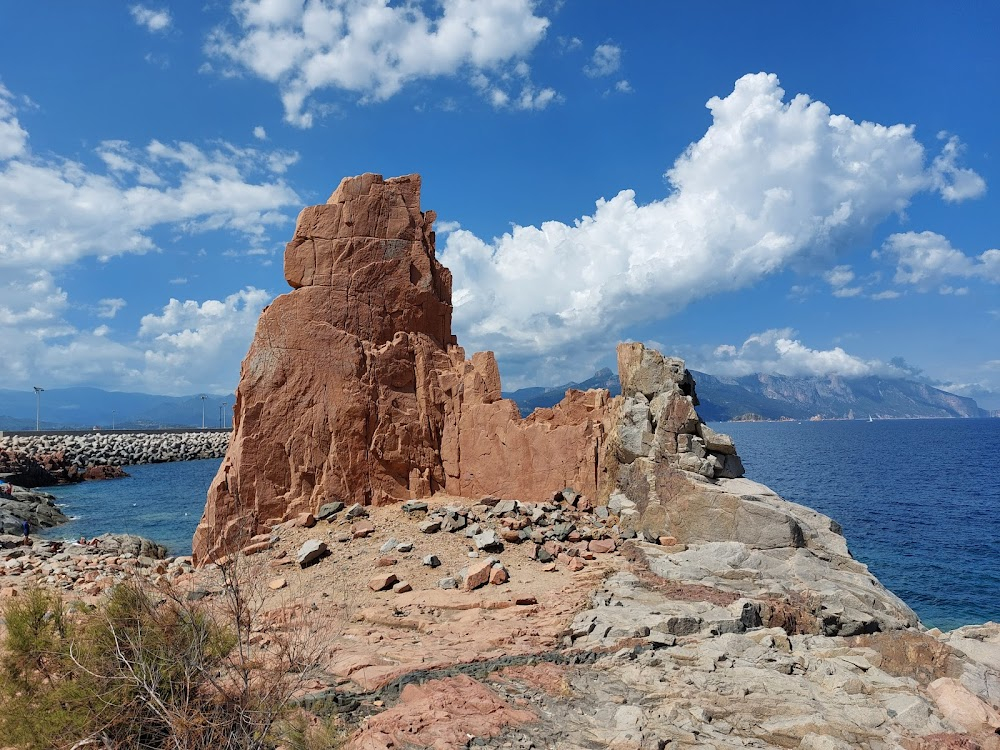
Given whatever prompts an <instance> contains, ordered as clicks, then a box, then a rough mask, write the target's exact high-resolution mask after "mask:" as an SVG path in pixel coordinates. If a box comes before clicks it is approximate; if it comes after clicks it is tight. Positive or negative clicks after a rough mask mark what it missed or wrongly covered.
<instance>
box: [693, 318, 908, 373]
mask: <svg viewBox="0 0 1000 750" xmlns="http://www.w3.org/2000/svg"><path fill="white" fill-rule="evenodd" d="M795 335H796V332H795V331H794V330H792V329H791V328H772V329H770V330H767V331H763V332H761V333H755V334H753V335H751V336H749V337H748V338H747V339H746V341H744V342H743V343H742V344H740V345H739V346H734V345H732V344H723V345H722V346H719V347H716V349H715V350H714V351H713V352H712V355H711V356H710V357H709V358H707V359H706V360H705V361H704V363H699V365H700V368H699V369H704V370H705V371H707V372H710V373H712V374H713V375H730V376H734V377H738V376H740V375H749V374H751V373H755V372H764V373H780V374H782V375H792V376H819V377H825V376H828V375H840V376H842V377H846V378H857V377H864V376H866V375H889V376H893V377H903V376H904V375H906V373H905V372H904V371H903V370H900V369H898V368H896V367H893V366H892V365H890V364H886V363H884V362H881V361H879V360H865V359H861V358H860V357H856V356H854V355H852V354H848V353H847V352H846V351H844V350H843V349H841V348H840V347H839V346H837V347H834V348H833V349H825V350H824V349H811V348H809V347H808V346H806V345H805V344H803V343H802V342H801V341H799V340H798V339H796V338H794V337H795Z"/></svg>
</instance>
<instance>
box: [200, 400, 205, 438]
mask: <svg viewBox="0 0 1000 750" xmlns="http://www.w3.org/2000/svg"><path fill="white" fill-rule="evenodd" d="M201 429H203V430H204V429H205V394H204V393H203V394H201Z"/></svg>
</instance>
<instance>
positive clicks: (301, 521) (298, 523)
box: [292, 513, 316, 529]
mask: <svg viewBox="0 0 1000 750" xmlns="http://www.w3.org/2000/svg"><path fill="white" fill-rule="evenodd" d="M315 525H316V517H315V516H314V515H313V514H312V513H299V515H297V516H295V518H294V519H292V526H295V527H298V528H302V529H311V528H312V527H313V526H315Z"/></svg>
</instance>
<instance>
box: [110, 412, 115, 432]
mask: <svg viewBox="0 0 1000 750" xmlns="http://www.w3.org/2000/svg"><path fill="white" fill-rule="evenodd" d="M111 429H112V430H113V429H115V410H114V409H112V410H111Z"/></svg>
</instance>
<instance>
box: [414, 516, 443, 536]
mask: <svg viewBox="0 0 1000 750" xmlns="http://www.w3.org/2000/svg"><path fill="white" fill-rule="evenodd" d="M418 528H419V529H420V532H421V533H422V534H436V533H437V532H439V531H440V530H441V522H440V521H438V520H437V519H428V520H426V521H424V522H423V523H421V524H420V526H419V527H418Z"/></svg>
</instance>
